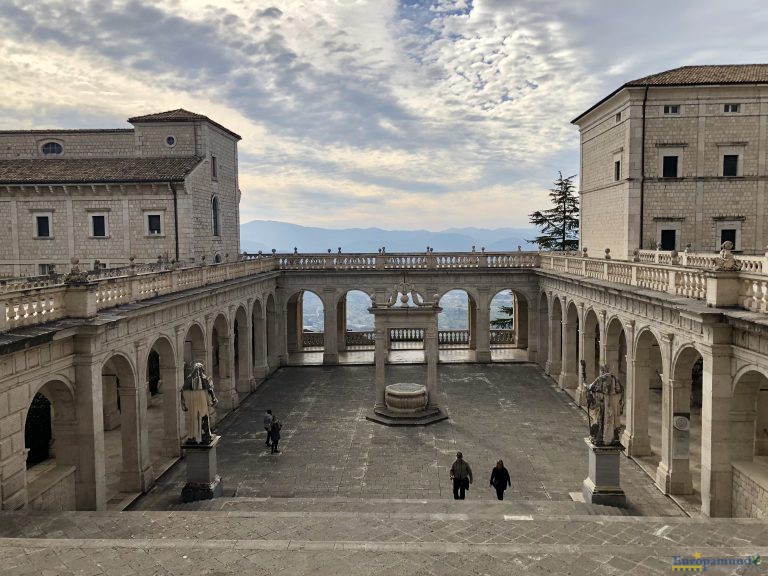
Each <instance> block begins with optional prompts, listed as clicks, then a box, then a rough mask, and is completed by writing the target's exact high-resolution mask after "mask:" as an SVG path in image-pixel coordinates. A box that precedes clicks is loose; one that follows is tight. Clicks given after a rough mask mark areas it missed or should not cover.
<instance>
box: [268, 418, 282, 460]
mask: <svg viewBox="0 0 768 576" xmlns="http://www.w3.org/2000/svg"><path fill="white" fill-rule="evenodd" d="M282 427H283V425H282V423H281V422H280V420H278V419H277V417H275V418H273V419H272V429H271V432H272V433H271V434H270V436H271V438H272V454H280V450H278V449H277V444H278V442H280V429H281V428H282Z"/></svg>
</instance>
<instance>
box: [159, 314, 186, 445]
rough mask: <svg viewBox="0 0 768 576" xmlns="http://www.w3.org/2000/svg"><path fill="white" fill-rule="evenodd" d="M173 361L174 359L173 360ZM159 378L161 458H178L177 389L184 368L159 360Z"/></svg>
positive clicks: (179, 441) (181, 381)
mask: <svg viewBox="0 0 768 576" xmlns="http://www.w3.org/2000/svg"><path fill="white" fill-rule="evenodd" d="M180 331H181V327H180V326H177V327H176V341H177V342H178V341H179V338H180V336H179V332H180ZM174 360H175V359H174ZM160 362H161V364H160V378H161V380H162V381H163V390H162V392H163V456H166V457H168V458H178V457H179V456H181V449H180V447H179V445H180V443H181V435H180V433H179V431H180V428H181V426H180V420H181V400H180V397H179V389H180V388H181V386H182V384H183V381H184V368H183V367H182V365H181V363H180V362H177V361H174V362H173V365H169V364H167V363H166V362H167V360H166V361H165V362H164V361H163V358H162V357H161V359H160Z"/></svg>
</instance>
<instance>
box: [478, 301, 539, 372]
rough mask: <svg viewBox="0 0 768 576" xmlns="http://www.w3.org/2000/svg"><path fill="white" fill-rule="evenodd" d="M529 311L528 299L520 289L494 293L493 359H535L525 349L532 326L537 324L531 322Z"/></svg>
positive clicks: (491, 342) (491, 308) (491, 309)
mask: <svg viewBox="0 0 768 576" xmlns="http://www.w3.org/2000/svg"><path fill="white" fill-rule="evenodd" d="M529 310H530V306H529V302H528V298H527V297H526V296H525V295H524V294H522V293H521V292H518V291H517V290H514V289H504V290H499V291H497V292H496V293H495V294H493V295H492V297H491V300H490V313H489V320H490V323H489V330H490V333H489V342H490V348H491V359H492V360H494V361H505V360H525V359H532V358H529V355H528V354H527V353H526V352H525V351H526V350H528V342H529V340H530V337H531V336H530V333H531V328H534V327H535V326H534V325H531V324H530V320H529ZM533 343H534V344H535V340H534V341H533ZM534 348H535V346H534Z"/></svg>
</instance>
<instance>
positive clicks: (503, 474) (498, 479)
mask: <svg viewBox="0 0 768 576" xmlns="http://www.w3.org/2000/svg"><path fill="white" fill-rule="evenodd" d="M491 486H493V487H494V488H496V497H497V498H498V499H499V500H504V490H506V489H507V486H512V480H510V478H509V472H507V469H506V468H504V462H502V461H501V460H499V461H498V462H496V467H495V468H494V469H493V470H492V471H491Z"/></svg>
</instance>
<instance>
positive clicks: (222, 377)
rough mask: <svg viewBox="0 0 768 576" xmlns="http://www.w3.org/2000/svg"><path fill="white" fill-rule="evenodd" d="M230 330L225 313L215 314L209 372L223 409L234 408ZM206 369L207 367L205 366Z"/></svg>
mask: <svg viewBox="0 0 768 576" xmlns="http://www.w3.org/2000/svg"><path fill="white" fill-rule="evenodd" d="M231 339H232V332H231V331H230V322H229V319H228V318H227V315H226V314H224V313H223V312H220V313H219V314H217V315H216V317H215V318H214V320H213V324H212V325H211V341H210V354H211V368H210V372H209V374H210V375H211V377H212V378H213V382H214V387H215V388H216V396H217V397H218V399H219V403H220V404H221V407H222V408H224V409H225V410H229V409H232V408H234V405H235V404H236V400H235V398H234V395H235V391H234V383H233V381H232V378H233V376H234V375H233V374H232V361H233V357H232V356H233V350H232V341H231ZM206 370H208V367H207V366H206Z"/></svg>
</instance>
